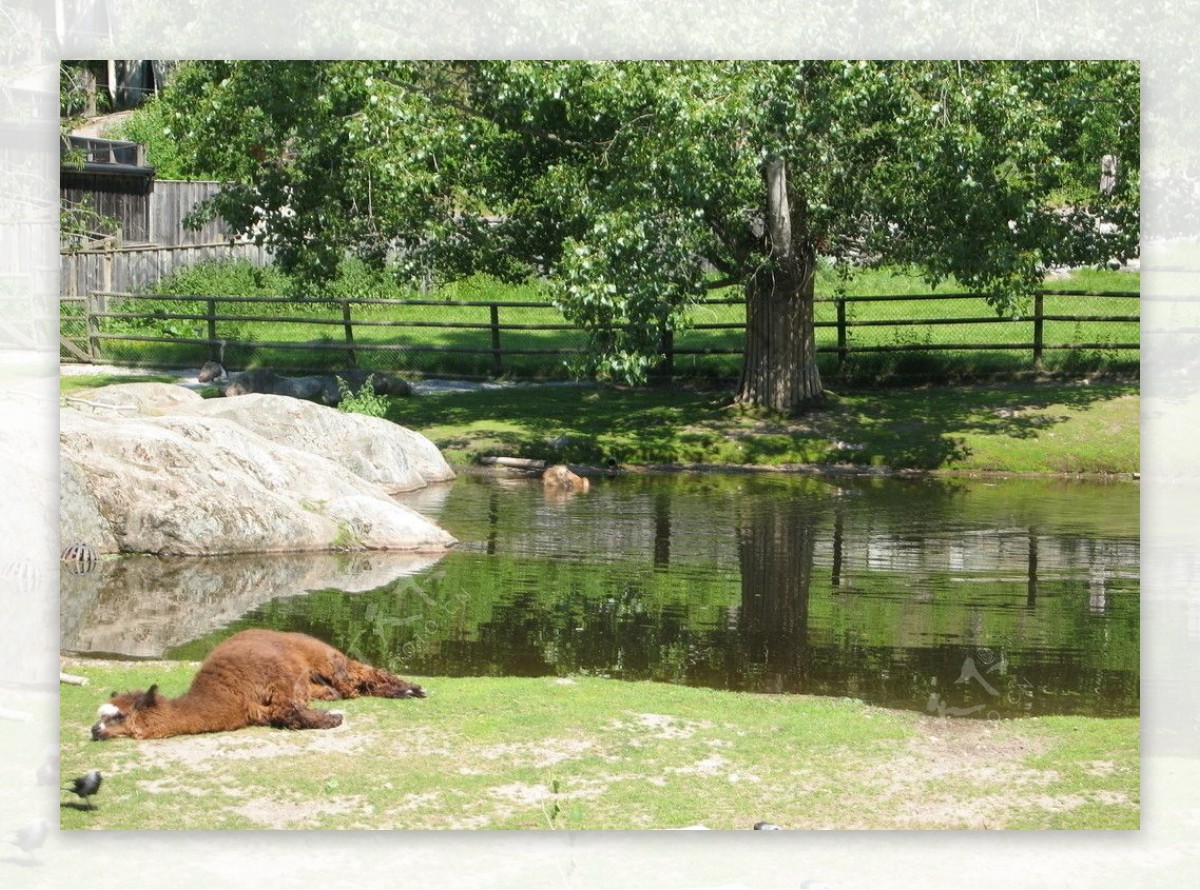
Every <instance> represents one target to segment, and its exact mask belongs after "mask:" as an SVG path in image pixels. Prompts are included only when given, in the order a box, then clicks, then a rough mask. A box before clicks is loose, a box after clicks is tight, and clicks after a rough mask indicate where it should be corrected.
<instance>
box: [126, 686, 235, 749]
mask: <svg viewBox="0 0 1200 890" xmlns="http://www.w3.org/2000/svg"><path fill="white" fill-rule="evenodd" d="M245 725H246V722H245V719H244V718H239V715H238V712H237V709H236V708H230V707H228V706H227V704H226V703H225V702H223V701H221V700H220V699H219V698H215V697H214V696H211V695H205V694H203V693H199V694H197V693H196V692H193V691H188V692H185V693H184V694H183V695H181V696H179V697H178V698H165V697H160V698H159V700H158V702H157V704H156V705H155V706H154V709H153V711H151V712H150V713H148V714H147V715H146V719H145V720H144V721H143V734H142V738H148V739H153V738H166V737H168V736H175V735H194V734H196V733H202V732H221V731H222V730H228V729H239V728H241V727H242V726H245Z"/></svg>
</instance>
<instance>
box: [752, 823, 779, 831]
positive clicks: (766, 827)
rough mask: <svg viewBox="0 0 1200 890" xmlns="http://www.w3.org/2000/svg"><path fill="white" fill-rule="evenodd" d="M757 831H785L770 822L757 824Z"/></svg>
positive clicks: (755, 825) (755, 824)
mask: <svg viewBox="0 0 1200 890" xmlns="http://www.w3.org/2000/svg"><path fill="white" fill-rule="evenodd" d="M754 830H755V831H783V829H782V828H780V827H779V826H778V825H772V824H771V823H770V822H755V823H754Z"/></svg>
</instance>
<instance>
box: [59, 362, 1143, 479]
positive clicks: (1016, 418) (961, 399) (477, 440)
mask: <svg viewBox="0 0 1200 890" xmlns="http://www.w3.org/2000/svg"><path fill="white" fill-rule="evenodd" d="M140 380H159V381H164V382H169V381H172V380H174V378H173V377H170V376H163V375H137V376H125V375H122V376H115V375H102V374H96V375H79V376H70V377H63V378H62V379H61V381H60V388H61V391H62V394H63V395H64V396H66V397H69V396H72V395H74V394H77V393H79V392H81V391H83V390H87V389H92V388H94V387H98V386H104V385H107V384H111V383H130V382H134V381H140ZM215 392H216V391H215V389H212V390H209V394H215ZM1140 405H1141V399H1140V397H1139V393H1138V387H1137V384H1136V383H1128V382H1099V383H1083V382H1077V383H1064V382H1039V383H1033V382H1029V383H1001V384H979V385H969V386H941V387H922V388H916V389H882V390H848V391H845V392H842V393H840V394H838V393H831V397H830V399H829V404H828V405H827V406H826V407H824V408H821V409H819V410H816V411H813V412H810V413H809V414H807V415H804V416H801V417H797V418H787V417H780V416H776V415H770V414H764V413H761V412H753V411H745V410H739V409H737V408H735V407H733V406H732V405H731V404H730V394H729V392H728V391H727V390H708V389H691V388H673V389H669V388H647V389H630V388H622V387H607V386H600V387H598V386H585V385H580V386H573V385H548V386H528V387H527V386H511V387H502V388H499V389H485V390H479V391H474V392H445V393H433V394H426V395H420V396H416V397H411V398H397V399H392V400H391V405H390V408H389V410H388V413H387V418H388V419H389V420H392V421H394V422H396V423H399V424H401V425H403V426H406V427H409V428H410V429H414V430H417V431H419V432H421V433H424V434H425V435H426V436H428V437H429V438H430V439H431V440H433V442H434V443H435V444H436V445H437V446H438V447H439V448H440V449H441V450H442V453H443V454H445V456H446V458H447V459H448V460H449V461H450V462H451V463H457V464H470V463H473V462H475V461H477V460H478V459H479V458H480V457H483V456H488V455H492V456H509V457H529V458H539V459H544V460H550V461H563V462H568V463H574V464H591V465H597V466H602V465H604V464H606V463H607V461H608V460H609V459H610V458H611V459H613V460H615V461H617V462H618V463H619V464H621V465H622V466H625V467H634V466H638V465H679V464H688V465H692V464H711V465H724V466H757V467H782V468H789V467H795V466H797V465H823V466H843V467H849V468H855V467H859V468H868V467H870V468H887V469H891V470H897V471H899V470H923V471H945V472H959V473H983V472H987V473H992V472H994V473H1051V474H1080V473H1088V474H1128V473H1135V472H1137V471H1138V467H1139V459H1140V441H1139V432H1140V428H1139V409H1140Z"/></svg>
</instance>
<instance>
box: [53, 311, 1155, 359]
mask: <svg viewBox="0 0 1200 890" xmlns="http://www.w3.org/2000/svg"><path fill="white" fill-rule="evenodd" d="M1072 297H1074V298H1077V299H1078V300H1079V301H1090V303H1091V304H1092V305H1093V308H1094V304H1096V303H1101V302H1107V303H1111V301H1117V304H1118V305H1122V304H1125V303H1128V302H1129V301H1136V300H1137V299H1138V297H1139V295H1138V294H1137V293H1131V292H1109V291H1103V292H1101V291H1080V290H1068V291H1047V292H1042V293H1039V294H1038V295H1037V296H1036V298H1035V300H1034V303H1033V311H1032V313H1031V314H1030V315H1027V316H1025V317H1023V318H1020V319H1012V318H1005V317H998V316H996V315H995V314H994V313H988V312H987V310H986V309H985V310H984V312H983V313H980V314H978V315H972V316H969V317H941V318H938V317H927V318H913V317H908V318H879V317H873V318H868V317H857V316H858V315H860V314H862V315H866V314H869V313H868V310H867V307H876V308H877V307H878V306H880V305H881V304H888V303H892V304H895V305H897V306H899V305H900V304H901V303H907V304H909V306H907V307H905V308H906V310H908V311H910V312H911V310H912V307H913V306H921V305H924V304H926V303H929V304H931V305H936V303H937V302H939V301H948V300H957V301H959V302H960V303H963V302H967V303H968V304H971V305H973V304H974V302H975V301H978V305H979V306H980V307H983V306H984V303H983V302H982V297H980V296H978V295H971V294H927V295H916V296H913V295H903V296H863V297H842V298H836V299H822V300H818V308H819V309H821V310H822V314H823V315H826V316H828V317H827V318H826V319H824V320H821V319H818V320H817V322H816V326H817V328H818V352H819V353H826V354H834V355H836V358H837V363H838V369H839V370H841V368H842V367H843V366H844V365H845V363H846V362H847V360H848V359H849V358H850V357H851V356H852V355H856V354H870V353H887V352H910V353H911V352H933V351H945V352H953V351H963V350H967V351H975V350H984V351H993V350H1008V351H1014V352H1025V353H1028V355H1029V359H1030V362H1031V364H1032V365H1033V366H1035V367H1036V366H1038V365H1040V363H1041V361H1042V359H1043V356H1044V355H1045V353H1046V352H1048V351H1051V350H1107V351H1114V350H1132V351H1135V352H1136V351H1137V350H1138V349H1139V347H1140V344H1139V343H1138V341H1137V339H1136V335H1135V337H1132V338H1130V337H1128V335H1129V333H1130V329H1129V328H1128V325H1137V324H1138V323H1139V318H1140V316H1139V315H1138V314H1136V312H1134V313H1105V314H1097V313H1095V312H1091V313H1062V312H1054V313H1048V312H1046V311H1045V304H1046V301H1047V300H1054V301H1056V302H1061V301H1062V299H1065V298H1072ZM141 301H153V302H154V306H153V308H152V309H147V308H139V307H138V304H139V302H141ZM741 302H742V301H740V300H709V301H705V302H704V303H702V304H700V307H701V308H702V309H705V308H708V309H712V310H713V311H714V313H720V312H722V311H723V312H724V313H725V314H726V315H730V316H733V315H738V314H740V313H738V312H737V310H736V308H735V307H737V306H739V305H740V304H741ZM176 306H177V307H179V308H178V310H176V309H175V308H174V307H176ZM63 307H64V308H63V320H64V321H63V326H62V343H63V350H64V355H63V358H64V360H68V361H70V360H79V361H89V362H95V361H106V362H115V363H123V364H130V365H147V366H153V365H159V366H161V365H164V364H168V363H171V362H172V361H173V362H174V363H176V364H179V365H183V364H189V363H198V362H200V361H204V360H206V359H208V358H213V359H217V360H219V361H227V362H230V364H231V365H235V366H236V364H235V361H231V360H230V355H231V354H232V355H238V356H241V357H242V359H243V361H244V362H245V361H248V360H250V359H254V358H261V357H267V358H268V359H269V361H270V362H271V364H272V365H273V366H274V367H277V368H279V369H281V370H292V371H298V370H310V369H315V368H317V367H323V366H326V365H328V364H330V363H336V364H345V365H348V366H351V367H354V366H360V365H372V366H374V365H380V364H384V365H386V366H389V367H393V368H394V367H397V366H401V365H402V366H404V367H405V368H407V369H409V370H418V371H430V369H432V372H433V373H447V372H448V371H447V370H445V369H439V368H438V367H437V365H438V362H439V360H438V359H437V358H436V357H437V356H442V357H449V356H473V357H475V363H476V365H477V366H478V368H479V371H480V373H479V375H478V376H487V375H489V374H490V375H491V376H500V375H501V374H505V373H514V372H516V373H520V372H521V369H520V368H516V367H513V364H514V363H513V362H512V359H514V358H515V357H530V356H533V357H538V356H541V357H547V358H553V359H555V360H559V361H561V360H562V359H564V358H569V357H572V356H581V355H583V354H584V351H585V342H584V335H583V333H582V332H581V331H580V330H579V329H578V328H576V327H575V326H574V325H572V324H569V323H568V322H566V320H565V319H563V318H562V316H561V314H559V313H558V312H557V310H555V309H554V308H553V307H552V306H549V305H547V304H546V303H542V302H517V301H508V302H503V301H453V300H389V299H371V298H355V299H339V300H326V301H321V302H320V303H313V304H302V305H301V304H297V303H296V301H294V300H291V299H286V298H281V297H272V298H267V297H195V296H163V295H145V296H139V295H134V294H130V293H119V292H113V291H91V292H88V293H87V295H86V296H82V297H76V298H74V299H69V300H65V301H64V303H63ZM720 307H724V309H723V310H722V309H721V308H720ZM830 309H832V311H830ZM238 310H240V311H238ZM297 310H299V311H300V312H301V313H302V314H290V313H292V312H296V311H297ZM439 315H440V316H443V317H442V318H440V319H439V318H438V317H437V316H439ZM539 315H540V316H541V317H542V320H541V321H530V320H529V318H530V317H531V316H532V317H537V316H539ZM547 315H549V316H550V318H549V320H546V316H547ZM401 316H405V317H401ZM68 318H69V319H70V321H71V325H73V327H74V332H73V333H69V332H68V327H69V326H71V325H69V324H68ZM514 319H515V320H514ZM1056 322H1067V323H1070V324H1071V325H1073V328H1072V331H1071V334H1072V336H1071V338H1070V339H1064V338H1063V337H1062V330H1063V328H1062V326H1061V325H1058V326H1057V327H1056V330H1057V331H1058V335H1057V338H1049V337H1047V324H1048V323H1056ZM177 323H182V324H177ZM1114 324H1117V325H1126V327H1125V328H1124V329H1118V330H1120V331H1122V333H1123V334H1124V336H1125V339H1114V338H1113V337H1112V336H1109V337H1107V338H1102V337H1100V336H1096V337H1094V338H1093V339H1088V338H1087V337H1080V336H1077V335H1079V334H1080V333H1082V332H1083V331H1084V329H1085V328H1087V327H1088V326H1101V325H1109V326H1110V329H1111V326H1112V325H1114ZM166 325H174V326H175V327H176V328H187V327H189V326H190V330H191V332H192V333H191V334H188V333H186V332H185V333H181V332H180V330H178V329H176V330H172V331H171V332H170V333H165V332H163V331H162V328H163V326H166ZM250 325H262V327H261V329H259V330H256V331H255V336H246V335H245V332H246V330H247V326H250ZM947 325H955V326H960V327H961V328H962V329H963V331H964V333H965V332H966V331H968V330H970V329H976V326H983V325H987V326H992V329H993V331H999V330H1002V329H1003V328H1004V327H1005V326H1008V328H1009V329H1010V332H1012V331H1013V330H1014V329H1013V328H1012V326H1014V325H1018V326H1021V328H1020V332H1021V333H1019V334H1011V335H1009V336H1004V335H993V336H987V337H982V338H979V339H974V340H972V339H967V338H965V337H964V338H963V339H962V340H961V342H960V341H953V340H950V341H947V340H944V339H943V340H939V341H937V342H934V341H933V339H932V338H930V339H928V340H927V341H926V342H918V341H917V340H915V339H913V338H899V339H903V342H892V343H888V342H878V340H879V338H876V341H875V342H867V341H868V340H869V339H870V337H869V336H863V337H862V338H861V339H860V338H857V337H856V336H855V332H856V331H862V332H867V331H869V330H870V329H872V328H880V327H883V326H888V327H889V328H891V329H892V331H893V332H895V331H903V330H909V329H916V328H919V327H925V329H926V330H927V331H931V330H933V329H935V328H944V326H947ZM155 326H158V327H159V328H160V330H159V331H158V332H156V331H154V330H153V328H154V327H155ZM222 326H224V331H225V333H224V334H223V327H222ZM234 326H236V331H241V332H242V336H241V337H239V336H237V335H236V332H235V331H234ZM294 326H299V328H300V329H301V330H303V331H309V332H314V333H318V336H316V337H308V336H303V335H294V334H293V336H289V337H285V336H281V335H280V333H279V331H280V330H281V329H283V328H289V329H291V331H293V332H294V331H295V330H296V328H295V327H294ZM135 329H136V330H135ZM825 329H833V336H832V337H830V336H822V335H821V331H822V330H825ZM273 330H274V339H273V338H272V332H273ZM744 330H745V324H744V320H743V319H741V318H729V319H727V320H724V321H710V322H705V321H698V322H696V323H694V324H691V325H689V326H688V327H687V328H685V329H684V330H681V331H679V332H676V333H673V334H671V333H666V334H664V336H663V354H664V365H663V368H662V370H663V371H665V372H666V373H673V372H674V370H675V360H676V358H677V357H680V356H698V357H703V356H723V355H725V356H728V355H740V354H741V352H742V347H741V334H742V333H743V332H744ZM1026 331H1027V332H1028V333H1024V332H1026ZM447 333H450V334H453V335H454V337H456V338H457V340H456V341H455V342H454V343H453V344H451V345H447V343H445V342H442V343H439V342H436V341H437V340H438V339H439V338H441V339H445V335H447ZM259 334H262V335H264V336H263V338H262V339H259V337H258V335H259ZM293 337H294V338H293ZM514 341H519V342H514ZM139 344H140V345H141V346H140V348H143V349H144V350H145V351H146V352H147V353H151V352H152V353H153V354H154V357H153V358H151V359H150V360H139V359H137V358H131V357H130V354H131V350H136V349H138V348H139ZM117 353H120V355H118V354H117ZM419 356H424V357H425V360H424V361H423V362H420V363H418V362H417V361H415V358H416V357H419ZM431 356H432V357H434V358H432V359H431V358H430V357H431ZM364 359H365V361H364ZM419 364H420V365H423V367H418V365H419ZM450 373H453V371H450Z"/></svg>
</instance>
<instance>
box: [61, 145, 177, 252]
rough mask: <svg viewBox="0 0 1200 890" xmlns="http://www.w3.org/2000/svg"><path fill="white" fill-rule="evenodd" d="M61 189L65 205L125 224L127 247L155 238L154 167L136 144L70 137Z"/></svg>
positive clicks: (124, 236)
mask: <svg viewBox="0 0 1200 890" xmlns="http://www.w3.org/2000/svg"><path fill="white" fill-rule="evenodd" d="M62 154H63V157H62V164H61V166H60V168H59V187H60V190H61V194H62V201H63V205H64V207H69V206H79V207H86V208H88V209H90V210H92V211H94V212H95V213H97V214H98V215H99V216H101V217H108V218H110V219H113V220H115V221H116V222H117V224H118V225H119V226H120V229H121V233H122V239H123V240H124V241H125V242H126V243H133V244H144V243H148V242H149V241H150V240H151V233H150V195H151V193H152V192H153V191H154V168H153V167H150V166H147V165H146V149H145V146H144V145H140V144H139V143H136V142H119V141H116V140H113V139H95V138H91V137H82V136H70V137H67V139H65V140H64V142H63V152H62Z"/></svg>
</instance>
